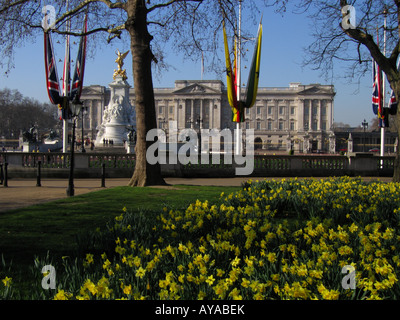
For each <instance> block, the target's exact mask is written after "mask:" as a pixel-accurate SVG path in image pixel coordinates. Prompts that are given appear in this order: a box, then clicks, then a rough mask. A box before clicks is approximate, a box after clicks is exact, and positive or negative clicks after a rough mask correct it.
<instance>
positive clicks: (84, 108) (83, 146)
mask: <svg viewBox="0 0 400 320" xmlns="http://www.w3.org/2000/svg"><path fill="white" fill-rule="evenodd" d="M86 113H87V107H84V106H83V104H82V147H81V152H82V153H85V152H86V150H85V139H84V131H83V118H84V117H85V115H86Z"/></svg>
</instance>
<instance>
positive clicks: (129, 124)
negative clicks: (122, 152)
mask: <svg viewBox="0 0 400 320" xmlns="http://www.w3.org/2000/svg"><path fill="white" fill-rule="evenodd" d="M109 87H110V89H111V96H110V102H109V104H108V106H106V107H105V109H104V114H103V122H102V124H101V126H100V127H99V132H98V134H97V138H96V145H97V146H102V145H103V142H104V141H105V140H106V141H108V144H107V145H108V146H124V143H125V141H128V133H129V130H130V129H131V128H133V127H136V114H135V111H134V108H133V107H132V106H131V105H130V103H129V88H130V85H129V84H128V83H127V82H126V81H125V80H124V79H123V77H122V76H116V78H115V80H114V81H113V82H112V83H110V84H109Z"/></svg>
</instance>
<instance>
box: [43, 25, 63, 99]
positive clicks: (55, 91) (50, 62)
mask: <svg viewBox="0 0 400 320" xmlns="http://www.w3.org/2000/svg"><path fill="white" fill-rule="evenodd" d="M44 57H45V69H46V87H47V93H48V95H49V99H50V102H51V103H52V104H60V103H61V95H60V86H59V82H58V74H57V66H56V61H55V57H54V50H53V43H52V41H51V35H50V31H49V32H45V33H44Z"/></svg>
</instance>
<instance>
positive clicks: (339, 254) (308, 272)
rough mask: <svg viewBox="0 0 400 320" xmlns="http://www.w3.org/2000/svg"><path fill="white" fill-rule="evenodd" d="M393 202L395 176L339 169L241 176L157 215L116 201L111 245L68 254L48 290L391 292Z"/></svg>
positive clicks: (82, 294)
mask: <svg viewBox="0 0 400 320" xmlns="http://www.w3.org/2000/svg"><path fill="white" fill-rule="evenodd" d="M399 210H400V185H399V184H395V183H380V182H370V183H367V182H363V181H362V180H361V179H354V178H347V177H343V178H330V179H323V180H317V179H302V180H300V179H288V180H285V179H283V180H276V181H275V180H272V181H271V180H269V181H267V180H266V181H249V182H247V183H246V184H244V185H243V189H242V190H240V191H239V192H236V193H232V194H224V193H222V194H221V199H220V201H219V202H217V203H208V201H205V202H201V201H197V202H196V203H193V204H191V205H190V206H189V207H187V208H186V209H184V210H177V209H174V208H167V207H165V208H164V210H163V211H162V212H160V213H158V214H156V215H151V214H146V212H143V213H141V214H137V213H135V214H133V213H130V212H129V210H126V208H124V210H123V212H122V214H121V215H120V216H118V217H117V218H116V219H115V221H114V224H113V225H112V226H110V227H109V230H108V234H107V235H105V234H102V235H101V236H102V237H104V238H112V239H113V246H112V250H109V251H108V252H104V253H102V254H93V253H88V254H87V255H86V257H85V259H83V261H75V262H74V263H71V264H67V262H66V263H65V265H66V270H67V272H66V279H64V281H61V284H60V283H58V284H57V285H58V288H57V290H56V291H55V295H54V296H53V298H54V299H151V300H153V299H184V300H193V299H245V300H253V299H256V300H258V299H278V300H280V299H345V300H347V299H398V297H399V296H400V286H399V281H398V278H397V275H398V274H399V270H400V242H399V240H400V235H399V219H400V216H399ZM101 236H100V235H98V238H101ZM344 266H353V267H354V269H355V275H356V276H355V283H356V287H355V289H346V288H344V287H343V286H342V279H343V277H344V276H345V275H344V274H342V268H343V267H344ZM7 281H8V280H7ZM3 282H4V281H3Z"/></svg>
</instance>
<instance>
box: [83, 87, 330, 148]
mask: <svg viewBox="0 0 400 320" xmlns="http://www.w3.org/2000/svg"><path fill="white" fill-rule="evenodd" d="M243 93H244V89H243ZM154 95H155V103H156V113H157V125H158V128H160V129H164V130H166V129H168V124H169V122H170V121H174V122H176V123H177V126H178V128H177V129H178V130H181V129H184V128H192V129H195V130H200V129H218V130H223V129H226V128H228V129H235V128H236V124H235V123H233V122H232V110H231V107H230V106H229V104H228V100H227V89H226V86H225V85H224V83H223V82H222V81H219V80H177V81H175V87H174V88H155V89H154ZM334 97H335V91H334V86H333V85H321V84H308V85H303V84H301V83H290V84H289V86H288V87H281V88H273V87H268V88H263V87H261V88H259V89H258V93H257V100H256V103H255V104H254V106H253V107H252V108H251V109H246V111H245V122H244V123H242V124H241V128H242V129H243V130H244V129H254V137H255V139H254V143H255V146H254V147H255V149H256V150H257V151H258V152H263V151H264V152H267V151H270V152H287V151H289V152H290V151H294V152H300V153H302V152H315V151H322V152H334V151H335V136H334V133H333V131H332V125H333V110H334ZM81 100H82V101H83V102H84V105H85V107H87V112H86V114H85V115H84V119H83V121H82V123H83V129H84V130H83V132H84V138H85V139H90V140H95V139H96V135H97V130H98V127H99V126H100V125H101V123H102V117H103V112H104V108H105V106H107V104H108V103H109V100H110V89H109V88H107V87H104V86H100V85H91V86H87V87H84V88H83V92H82V95H81ZM129 102H130V104H131V106H132V107H133V108H134V106H135V93H134V89H133V88H130V89H129ZM79 122H80V121H79ZM79 122H78V126H79ZM80 129H81V128H80ZM77 132H78V133H79V132H82V130H78V131H77ZM78 138H79V134H78Z"/></svg>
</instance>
